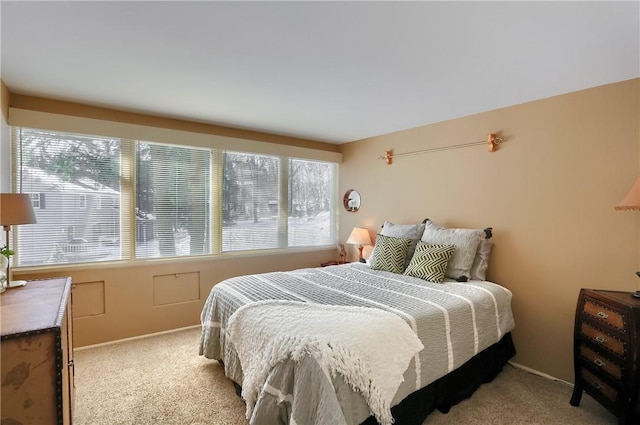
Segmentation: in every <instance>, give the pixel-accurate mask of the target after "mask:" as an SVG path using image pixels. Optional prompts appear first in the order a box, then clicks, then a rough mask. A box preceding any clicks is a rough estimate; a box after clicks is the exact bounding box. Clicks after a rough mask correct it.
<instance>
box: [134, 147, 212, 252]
mask: <svg viewBox="0 0 640 425" xmlns="http://www.w3.org/2000/svg"><path fill="white" fill-rule="evenodd" d="M136 161H137V162H136V190H135V193H136V219H135V221H136V229H135V234H136V257H137V258H149V257H173V256H182V255H200V254H209V253H210V248H209V246H210V244H209V216H210V213H209V204H210V202H209V193H210V181H211V177H210V176H211V172H210V165H211V153H210V151H209V150H205V149H196V148H183V147H176V146H167V145H159V144H154V143H138V146H137V154H136Z"/></svg>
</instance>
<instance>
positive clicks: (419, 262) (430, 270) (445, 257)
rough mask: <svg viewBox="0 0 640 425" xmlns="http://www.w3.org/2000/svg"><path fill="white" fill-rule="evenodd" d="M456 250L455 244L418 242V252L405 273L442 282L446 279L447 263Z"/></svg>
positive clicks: (430, 280)
mask: <svg viewBox="0 0 640 425" xmlns="http://www.w3.org/2000/svg"><path fill="white" fill-rule="evenodd" d="M455 250H456V247H455V245H437V244H428V243H424V242H418V245H417V246H416V252H415V253H414V254H413V258H411V261H410V262H409V265H408V266H407V269H406V270H405V271H404V274H405V275H407V276H413V277H419V278H420V279H424V280H428V281H429V282H435V283H440V282H442V281H443V280H444V273H445V271H446V270H447V264H449V260H450V259H451V256H452V255H453V252H454V251H455Z"/></svg>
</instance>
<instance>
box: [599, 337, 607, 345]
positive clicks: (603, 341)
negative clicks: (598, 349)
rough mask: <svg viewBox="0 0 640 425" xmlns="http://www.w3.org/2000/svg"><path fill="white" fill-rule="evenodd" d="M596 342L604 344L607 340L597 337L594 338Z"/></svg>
mask: <svg viewBox="0 0 640 425" xmlns="http://www.w3.org/2000/svg"><path fill="white" fill-rule="evenodd" d="M596 341H598V342H599V343H601V344H604V343H606V342H607V338H605V337H603V336H602V335H598V336H596Z"/></svg>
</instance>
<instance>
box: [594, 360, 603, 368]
mask: <svg viewBox="0 0 640 425" xmlns="http://www.w3.org/2000/svg"><path fill="white" fill-rule="evenodd" d="M593 362H594V363H595V364H596V366H598V367H602V366H604V362H603V361H602V360H600V359H595V360H594V361H593Z"/></svg>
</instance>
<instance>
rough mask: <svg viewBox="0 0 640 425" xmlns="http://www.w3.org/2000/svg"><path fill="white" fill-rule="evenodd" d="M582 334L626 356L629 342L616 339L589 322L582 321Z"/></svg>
mask: <svg viewBox="0 0 640 425" xmlns="http://www.w3.org/2000/svg"><path fill="white" fill-rule="evenodd" d="M580 334H581V335H582V336H583V337H584V338H587V339H588V340H590V341H592V342H594V343H595V344H598V345H599V346H601V347H604V348H606V349H608V350H610V351H611V352H613V353H616V354H617V355H619V356H621V357H624V355H625V353H626V348H627V347H626V345H627V344H626V342H625V341H620V340H619V339H616V338H614V337H612V336H611V335H608V334H606V333H605V332H602V331H601V330H599V329H596V328H594V327H593V326H591V325H590V324H588V323H587V322H582V323H581V324H580Z"/></svg>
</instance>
